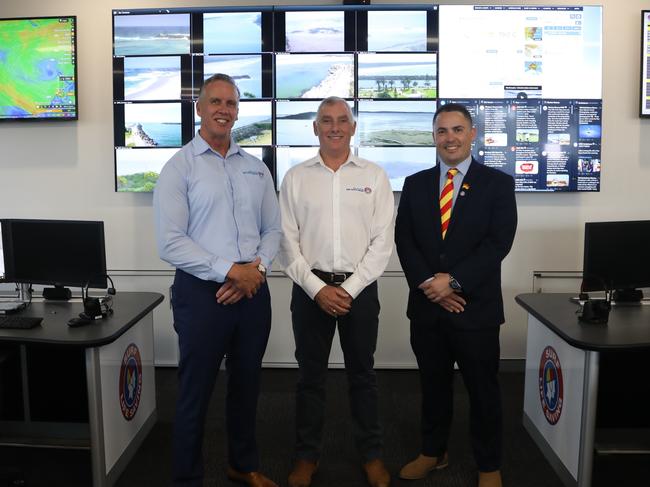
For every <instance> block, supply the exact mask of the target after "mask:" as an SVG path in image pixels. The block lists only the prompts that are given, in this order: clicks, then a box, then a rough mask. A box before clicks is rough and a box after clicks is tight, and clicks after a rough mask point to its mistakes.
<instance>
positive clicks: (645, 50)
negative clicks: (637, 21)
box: [639, 10, 650, 117]
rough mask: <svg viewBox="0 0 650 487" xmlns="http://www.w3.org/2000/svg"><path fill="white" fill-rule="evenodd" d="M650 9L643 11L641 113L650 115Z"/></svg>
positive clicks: (646, 115) (643, 115) (645, 115)
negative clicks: (649, 66) (649, 67)
mask: <svg viewBox="0 0 650 487" xmlns="http://www.w3.org/2000/svg"><path fill="white" fill-rule="evenodd" d="M648 36H650V10H642V11H641V90H640V96H639V115H640V116H641V117H650V69H648V64H649V63H650V39H649V38H648Z"/></svg>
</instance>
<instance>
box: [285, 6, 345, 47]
mask: <svg viewBox="0 0 650 487" xmlns="http://www.w3.org/2000/svg"><path fill="white" fill-rule="evenodd" d="M285 33H286V41H285V43H286V45H285V50H286V51H287V52H336V51H344V50H345V22H344V14H343V12H340V11H339V12H313V11H310V12H287V13H286V14H285Z"/></svg>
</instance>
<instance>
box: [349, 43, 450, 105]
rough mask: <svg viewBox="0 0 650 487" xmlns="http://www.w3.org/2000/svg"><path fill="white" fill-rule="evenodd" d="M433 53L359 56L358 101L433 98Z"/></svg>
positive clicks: (434, 78) (436, 92)
mask: <svg viewBox="0 0 650 487" xmlns="http://www.w3.org/2000/svg"><path fill="white" fill-rule="evenodd" d="M436 59H437V57H436V54H433V53H431V54H428V53H427V54H420V53H407V54H383V53H382V54H375V53H359V98H436V97H437V95H438V90H437V83H436V72H437V66H436Z"/></svg>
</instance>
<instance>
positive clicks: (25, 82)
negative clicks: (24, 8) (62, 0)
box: [0, 16, 79, 121]
mask: <svg viewBox="0 0 650 487" xmlns="http://www.w3.org/2000/svg"><path fill="white" fill-rule="evenodd" d="M76 39H77V18H76V17H75V16H66V17H36V18H21V19H0V86H2V89H0V121H2V120H77V119H78V116H79V115H78V110H77V107H78V99H77V54H76Z"/></svg>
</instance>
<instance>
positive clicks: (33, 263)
mask: <svg viewBox="0 0 650 487" xmlns="http://www.w3.org/2000/svg"><path fill="white" fill-rule="evenodd" d="M0 225H1V228H2V249H3V254H4V274H5V276H4V279H5V281H9V282H15V283H28V284H43V285H54V286H55V287H54V289H52V288H50V289H49V290H47V292H46V291H44V296H45V297H48V298H55V299H68V298H69V297H70V295H71V293H70V290H69V289H67V288H66V287H65V286H74V287H82V288H83V287H85V286H88V287H92V288H106V287H107V282H106V281H107V279H106V251H105V247H104V222H101V221H74V220H17V219H3V220H0Z"/></svg>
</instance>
